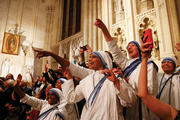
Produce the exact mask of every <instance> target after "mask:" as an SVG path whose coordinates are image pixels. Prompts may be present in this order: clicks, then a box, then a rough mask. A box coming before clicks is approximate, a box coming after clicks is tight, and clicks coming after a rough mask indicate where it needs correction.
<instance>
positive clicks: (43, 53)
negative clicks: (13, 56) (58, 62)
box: [33, 47, 50, 58]
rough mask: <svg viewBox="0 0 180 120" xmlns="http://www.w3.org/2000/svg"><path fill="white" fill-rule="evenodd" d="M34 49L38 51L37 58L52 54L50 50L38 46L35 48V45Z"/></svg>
mask: <svg viewBox="0 0 180 120" xmlns="http://www.w3.org/2000/svg"><path fill="white" fill-rule="evenodd" d="M33 50H34V51H35V52H37V55H36V57H37V58H41V57H47V56H50V52H49V51H45V50H43V49H38V48H34V47H33Z"/></svg>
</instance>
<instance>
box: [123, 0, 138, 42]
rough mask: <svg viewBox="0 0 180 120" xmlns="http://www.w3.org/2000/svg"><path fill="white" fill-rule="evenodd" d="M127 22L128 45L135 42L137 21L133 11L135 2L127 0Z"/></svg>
mask: <svg viewBox="0 0 180 120" xmlns="http://www.w3.org/2000/svg"><path fill="white" fill-rule="evenodd" d="M125 10H126V12H125V20H126V25H127V28H126V29H127V43H128V42H129V41H132V40H135V38H136V37H135V36H136V35H135V34H136V33H135V22H134V21H135V20H134V9H133V1H132V0H125Z"/></svg>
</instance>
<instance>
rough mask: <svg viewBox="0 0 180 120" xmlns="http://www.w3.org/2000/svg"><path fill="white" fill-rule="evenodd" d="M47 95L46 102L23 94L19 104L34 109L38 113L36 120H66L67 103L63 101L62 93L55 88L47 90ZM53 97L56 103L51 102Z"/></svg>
mask: <svg viewBox="0 0 180 120" xmlns="http://www.w3.org/2000/svg"><path fill="white" fill-rule="evenodd" d="M48 94H49V95H48V97H49V98H48V97H47V100H41V99H37V98H35V97H32V96H29V95H27V94H25V96H24V97H23V98H22V99H21V102H22V103H26V104H28V105H30V106H32V107H33V108H34V109H36V110H39V111H40V113H39V116H38V120H66V118H67V112H66V109H65V105H66V103H67V102H66V101H65V99H64V97H63V95H62V92H61V91H60V90H59V89H57V88H52V89H50V90H49V92H48ZM53 95H55V96H56V97H57V99H58V100H57V102H52V101H53V100H52V99H53V98H52V96H53ZM50 99H51V100H50ZM54 99H56V98H54ZM50 101H51V102H50Z"/></svg>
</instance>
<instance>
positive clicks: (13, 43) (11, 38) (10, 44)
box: [2, 32, 20, 55]
mask: <svg viewBox="0 0 180 120" xmlns="http://www.w3.org/2000/svg"><path fill="white" fill-rule="evenodd" d="M19 42H20V36H19V35H16V34H12V33H6V32H5V33H4V39H3V46H2V53H6V54H13V55H18V51H19Z"/></svg>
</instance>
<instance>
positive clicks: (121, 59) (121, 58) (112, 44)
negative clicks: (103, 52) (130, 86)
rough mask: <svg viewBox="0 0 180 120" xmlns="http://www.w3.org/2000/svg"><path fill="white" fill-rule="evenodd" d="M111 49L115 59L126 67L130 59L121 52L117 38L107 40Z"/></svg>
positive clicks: (121, 65)
mask: <svg viewBox="0 0 180 120" xmlns="http://www.w3.org/2000/svg"><path fill="white" fill-rule="evenodd" d="M107 45H108V48H109V51H110V52H111V54H112V56H113V59H114V61H115V62H116V63H117V64H118V65H119V66H120V67H121V68H122V69H124V68H125V65H126V63H127V61H128V59H127V57H126V56H125V55H124V54H123V53H122V52H121V50H120V48H119V47H118V45H117V42H116V40H115V39H114V40H112V41H109V42H107Z"/></svg>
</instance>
